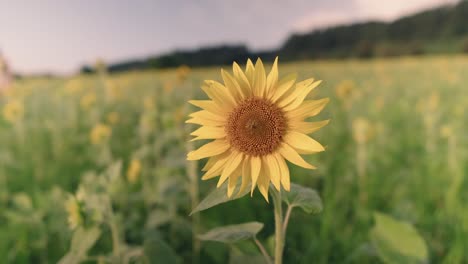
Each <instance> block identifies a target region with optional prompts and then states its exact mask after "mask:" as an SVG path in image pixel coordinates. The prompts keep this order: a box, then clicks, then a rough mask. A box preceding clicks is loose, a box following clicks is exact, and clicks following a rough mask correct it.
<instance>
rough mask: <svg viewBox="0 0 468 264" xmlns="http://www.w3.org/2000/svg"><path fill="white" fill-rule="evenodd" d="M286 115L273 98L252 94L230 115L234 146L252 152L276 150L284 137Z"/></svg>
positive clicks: (230, 136) (228, 126) (228, 131)
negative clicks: (253, 95) (267, 98)
mask: <svg viewBox="0 0 468 264" xmlns="http://www.w3.org/2000/svg"><path fill="white" fill-rule="evenodd" d="M285 131H286V119H285V117H284V114H283V111H281V109H280V108H278V107H277V106H276V105H274V104H273V103H271V102H270V101H268V100H266V99H262V98H256V97H253V98H249V99H246V100H244V101H243V102H242V103H240V104H239V105H238V106H237V107H236V108H235V109H234V110H233V111H232V112H231V114H230V115H229V117H228V121H227V124H226V134H227V139H228V140H229V143H230V144H231V146H232V147H234V148H236V149H237V150H239V151H241V152H243V153H245V154H247V155H252V156H264V155H267V154H270V153H272V152H274V151H275V150H276V149H277V148H278V146H279V145H280V144H281V142H282V140H283V135H284V133H285Z"/></svg>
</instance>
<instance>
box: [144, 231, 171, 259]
mask: <svg viewBox="0 0 468 264" xmlns="http://www.w3.org/2000/svg"><path fill="white" fill-rule="evenodd" d="M143 251H144V254H145V257H146V258H147V263H165V264H173V263H177V255H176V253H175V251H174V249H173V248H171V247H170V246H169V245H168V244H167V243H166V242H165V241H164V240H163V239H162V238H161V236H160V235H159V233H157V232H150V233H149V234H147V238H146V239H145V241H144V243H143Z"/></svg>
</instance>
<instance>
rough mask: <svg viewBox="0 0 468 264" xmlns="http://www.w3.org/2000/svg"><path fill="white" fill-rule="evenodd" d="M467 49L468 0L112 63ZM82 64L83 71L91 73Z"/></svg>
mask: <svg viewBox="0 0 468 264" xmlns="http://www.w3.org/2000/svg"><path fill="white" fill-rule="evenodd" d="M455 52H468V1H467V0H462V1H461V2H459V3H458V4H456V5H444V6H441V7H438V8H433V9H430V10H426V11H422V12H419V13H416V14H413V15H410V16H405V17H402V18H400V19H397V20H395V21H393V22H390V23H385V22H380V21H369V22H365V23H356V24H351V25H341V26H335V27H330V28H324V29H319V30H314V31H311V32H309V33H305V34H293V35H292V36H291V37H289V38H288V39H287V40H286V41H285V43H284V44H283V45H282V46H281V47H280V48H279V49H277V50H266V51H260V52H259V51H251V50H249V49H248V48H247V47H246V46H245V45H223V46H216V47H203V48H200V49H194V50H183V51H174V52H172V53H168V54H163V55H157V56H151V57H149V58H145V59H141V60H129V61H125V62H121V63H117V64H112V65H109V71H111V72H113V71H125V70H132V69H146V68H168V67H177V66H180V65H189V66H191V67H197V66H212V65H224V64H229V63H231V62H232V61H233V60H236V61H244V60H245V59H246V58H248V57H256V56H261V57H262V58H264V59H265V60H267V61H268V60H271V59H272V58H274V56H276V55H280V56H281V58H282V60H285V61H288V60H289V61H290V60H299V59H314V58H348V57H363V58H366V57H374V56H400V55H417V54H423V53H455ZM92 71H93V68H92V67H90V66H84V67H83V68H82V72H85V73H86V72H92Z"/></svg>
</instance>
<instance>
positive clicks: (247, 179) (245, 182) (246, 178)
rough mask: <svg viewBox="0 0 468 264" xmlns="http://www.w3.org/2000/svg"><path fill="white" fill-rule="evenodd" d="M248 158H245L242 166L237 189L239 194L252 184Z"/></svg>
mask: <svg viewBox="0 0 468 264" xmlns="http://www.w3.org/2000/svg"><path fill="white" fill-rule="evenodd" d="M250 167H251V166H250V157H249V156H246V157H245V158H244V162H243V164H242V184H241V187H240V189H239V193H242V192H243V191H244V190H245V188H247V186H249V184H250V183H251V182H252V177H251V169H250Z"/></svg>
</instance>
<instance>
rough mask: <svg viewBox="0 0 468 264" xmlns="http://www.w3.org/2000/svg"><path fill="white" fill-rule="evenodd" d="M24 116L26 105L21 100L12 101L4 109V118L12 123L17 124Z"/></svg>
mask: <svg viewBox="0 0 468 264" xmlns="http://www.w3.org/2000/svg"><path fill="white" fill-rule="evenodd" d="M23 116H24V105H23V103H22V102H21V101H19V100H12V101H10V102H9V103H7V104H6V105H5V106H4V107H3V117H4V118H5V120H7V121H8V122H10V123H16V122H18V121H19V120H21V119H22V118H23Z"/></svg>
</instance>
